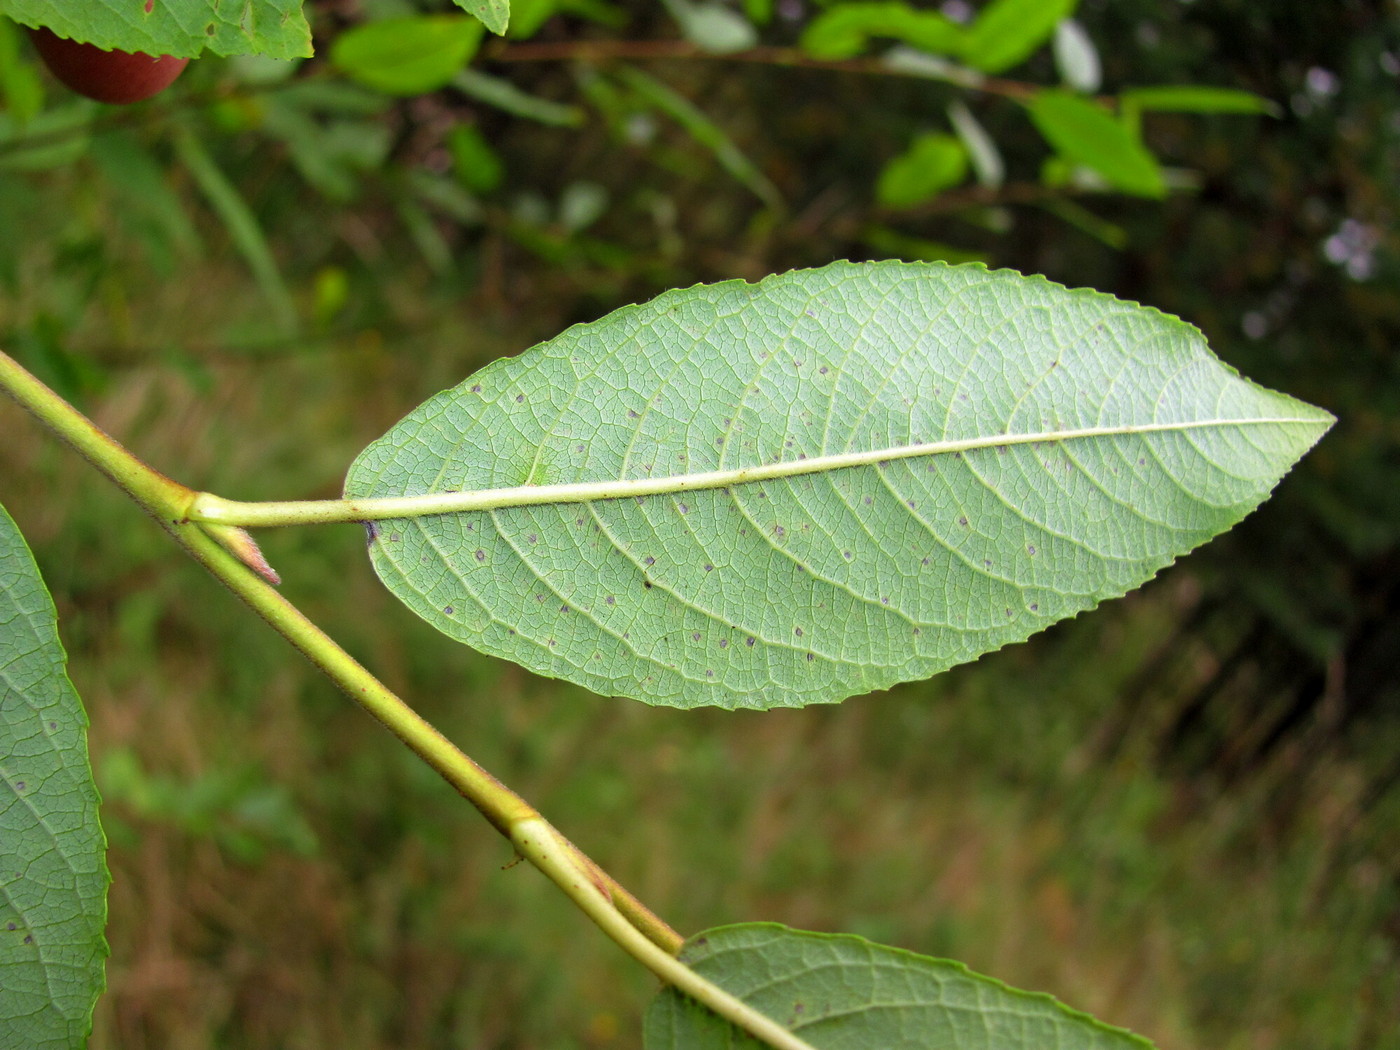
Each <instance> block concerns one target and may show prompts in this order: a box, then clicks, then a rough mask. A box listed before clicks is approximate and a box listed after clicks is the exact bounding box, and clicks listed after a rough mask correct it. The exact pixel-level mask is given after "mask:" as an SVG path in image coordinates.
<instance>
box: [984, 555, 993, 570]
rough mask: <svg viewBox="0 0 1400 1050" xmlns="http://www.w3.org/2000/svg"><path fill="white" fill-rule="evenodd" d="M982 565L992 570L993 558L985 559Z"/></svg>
mask: <svg viewBox="0 0 1400 1050" xmlns="http://www.w3.org/2000/svg"><path fill="white" fill-rule="evenodd" d="M982 564H983V565H985V566H986V567H987V568H989V569H990V568H991V567H992V559H991V558H983V559H982Z"/></svg>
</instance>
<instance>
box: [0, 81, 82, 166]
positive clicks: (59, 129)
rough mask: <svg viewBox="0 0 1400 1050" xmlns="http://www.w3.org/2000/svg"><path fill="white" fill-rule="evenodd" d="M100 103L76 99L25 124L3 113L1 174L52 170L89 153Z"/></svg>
mask: <svg viewBox="0 0 1400 1050" xmlns="http://www.w3.org/2000/svg"><path fill="white" fill-rule="evenodd" d="M97 108H98V107H97V103H95V102H90V101H88V100H87V99H74V100H73V101H72V102H70V103H68V104H67V105H63V106H60V107H59V108H57V109H48V110H45V111H44V112H42V113H39V114H37V115H36V116H34V117H33V118H32V119H30V120H27V121H25V122H23V123H20V122H19V121H17V120H15V119H14V118H12V117H11V116H10V115H9V114H8V113H4V112H0V171H4V170H9V171H52V170H54V169H55V168H66V167H69V166H71V165H72V164H74V163H76V162H77V160H78V158H79V157H81V156H82V155H83V154H84V153H86V152H87V148H88V141H89V138H88V136H89V129H90V126H91V124H92V121H93V117H94V116H95V115H96V110H97Z"/></svg>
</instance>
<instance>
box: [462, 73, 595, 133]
mask: <svg viewBox="0 0 1400 1050" xmlns="http://www.w3.org/2000/svg"><path fill="white" fill-rule="evenodd" d="M452 86H453V87H455V88H456V89H457V90H458V91H460V92H461V93H462V94H464V95H467V96H468V97H470V98H474V99H476V100H477V101H478V102H484V103H486V104H487V105H488V106H495V107H496V108H497V109H499V110H502V111H503V112H506V113H509V114H511V115H512V116H516V117H522V118H524V119H525V120H533V121H535V122H536V123H538V124H547V125H549V126H550V127H555V128H576V127H579V126H581V125H582V124H583V122H584V120H586V119H587V118H586V117H585V115H584V112H583V110H581V109H579V107H578V106H569V105H565V104H563V103H561V102H551V101H549V100H548V99H544V98H540V97H539V96H538V95H531V94H528V93H527V92H524V91H521V90H520V89H519V88H518V87H516V86H515V85H514V84H512V83H511V82H510V81H509V80H503V79H501V78H500V77H493V76H492V75H491V74H490V73H483V72H481V70H479V69H464V70H462V71H461V72H459V73H458V74H457V75H456V76H455V77H453V78H452Z"/></svg>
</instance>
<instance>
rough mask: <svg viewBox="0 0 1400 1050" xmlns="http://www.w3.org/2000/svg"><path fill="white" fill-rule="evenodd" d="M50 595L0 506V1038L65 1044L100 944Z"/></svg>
mask: <svg viewBox="0 0 1400 1050" xmlns="http://www.w3.org/2000/svg"><path fill="white" fill-rule="evenodd" d="M66 662H67V657H66V656H65V655H64V652H63V646H62V643H60V642H59V640H58V625H57V616H56V614H55V612H54V606H53V599H51V598H50V597H49V592H48V590H47V589H46V588H45V587H44V581H43V580H42V579H41V578H40V576H39V569H38V566H36V565H35V564H34V557H33V555H31V554H30V553H29V548H28V547H27V546H26V545H25V542H24V537H23V536H21V535H20V532H19V529H18V528H17V527H16V526H15V523H14V521H13V520H12V519H11V518H10V516H9V515H8V514H7V513H6V512H5V510H4V508H3V507H0V1046H4V1047H24V1048H25V1050H77V1048H79V1047H82V1046H84V1045H85V1044H86V1043H87V1036H88V1033H89V1032H90V1031H91V1030H92V1008H93V1004H94V1003H96V1002H97V997H98V995H99V994H101V992H102V987H103V983H104V978H103V962H104V960H105V959H106V957H107V942H106V940H105V939H104V938H103V935H102V931H103V927H104V926H105V925H106V920H107V883H108V881H109V878H108V875H107V865H106V862H105V859H104V853H105V850H106V841H105V839H104V838H103V835H102V828H101V826H100V825H99V824H98V822H97V802H98V799H97V788H96V786H95V785H94V784H93V780H92V767H91V765H90V764H89V763H88V756H87V716H86V714H84V712H83V706H82V703H81V701H79V699H78V694H77V692H76V691H75V690H74V689H73V684H72V683H71V682H70V681H69V680H68V674H67V672H66V671H65V669H64V667H65V664H66Z"/></svg>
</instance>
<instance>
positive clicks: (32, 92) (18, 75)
mask: <svg viewBox="0 0 1400 1050" xmlns="http://www.w3.org/2000/svg"><path fill="white" fill-rule="evenodd" d="M19 41H20V31H19V30H18V29H16V27H15V24H14V23H13V22H10V21H8V20H7V19H4V18H0V111H3V112H5V113H7V114H9V117H10V119H11V120H13V121H14V124H15V126H16V127H17V128H19V129H23V127H24V125H25V124H26V123H28V122H29V121H30V120H32V119H33V118H34V116H35V115H36V114H37V113H38V112H39V111H40V110H41V109H43V108H44V85H43V82H42V81H41V80H40V79H39V70H38V66H36V65H35V64H34V63H33V62H32V61H30V60H29V59H28V58H27V57H25V56H24V54H23V53H22V50H21V48H20V43H19Z"/></svg>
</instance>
